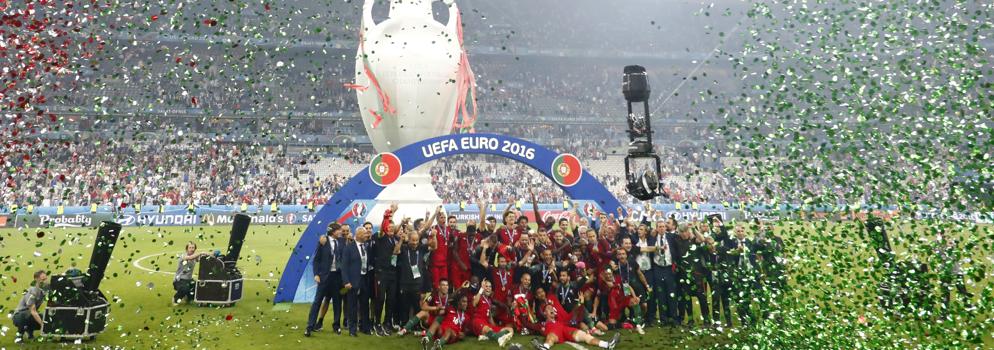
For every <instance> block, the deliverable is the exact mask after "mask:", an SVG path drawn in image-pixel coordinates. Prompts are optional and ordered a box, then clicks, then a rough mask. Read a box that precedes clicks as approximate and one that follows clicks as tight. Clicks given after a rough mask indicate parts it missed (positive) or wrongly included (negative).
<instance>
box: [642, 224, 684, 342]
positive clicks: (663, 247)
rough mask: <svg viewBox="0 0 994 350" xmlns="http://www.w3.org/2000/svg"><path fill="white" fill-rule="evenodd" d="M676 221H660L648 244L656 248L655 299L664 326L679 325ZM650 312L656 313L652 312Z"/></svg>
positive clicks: (654, 257)
mask: <svg viewBox="0 0 994 350" xmlns="http://www.w3.org/2000/svg"><path fill="white" fill-rule="evenodd" d="M676 225H677V223H676V219H672V218H671V219H670V220H668V221H665V222H664V221H659V222H657V223H656V228H655V229H653V231H652V234H650V235H649V238H648V240H647V243H648V245H649V246H651V247H654V248H653V251H654V252H653V253H652V255H651V258H652V268H653V269H655V270H656V273H655V281H654V282H653V285H654V286H653V291H654V297H655V298H656V305H658V307H659V321H660V323H662V324H664V325H671V326H673V325H677V324H679V321H678V320H677V304H678V299H677V272H676V263H677V257H678V255H677V251H676V233H675V231H676V228H677V227H676ZM649 312H655V310H650V311H649Z"/></svg>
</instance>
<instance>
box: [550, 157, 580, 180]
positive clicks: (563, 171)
mask: <svg viewBox="0 0 994 350" xmlns="http://www.w3.org/2000/svg"><path fill="white" fill-rule="evenodd" d="M580 175H583V168H581V167H580V160H579V159H577V158H576V156H574V155H572V154H568V153H564V154H560V155H559V156H558V157H556V159H555V160H553V161H552V178H553V179H555V180H556V183H558V184H559V185H560V186H563V187H570V186H573V185H576V183H577V182H580Z"/></svg>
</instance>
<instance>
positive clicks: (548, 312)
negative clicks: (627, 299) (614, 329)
mask: <svg viewBox="0 0 994 350" xmlns="http://www.w3.org/2000/svg"><path fill="white" fill-rule="evenodd" d="M544 312H545V322H544V324H543V328H542V334H544V335H545V343H542V341H540V340H538V339H537V338H536V339H532V345H534V346H535V349H538V350H549V349H551V348H552V346H554V345H556V344H562V343H565V342H575V343H586V344H588V345H592V346H596V347H599V348H601V349H614V347H615V346H618V342H620V341H621V334H618V333H615V334H614V337H613V338H611V341H603V340H600V339H597V338H596V337H594V336H592V335H590V333H587V332H584V331H582V330H579V329H576V328H573V327H570V326H569V325H568V324H566V323H565V322H562V321H561V320H560V319H557V317H556V316H557V314H556V313H557V311H556V308H555V307H554V306H553V305H551V304H546V305H545V309H544Z"/></svg>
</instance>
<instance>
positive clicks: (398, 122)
mask: <svg viewBox="0 0 994 350" xmlns="http://www.w3.org/2000/svg"><path fill="white" fill-rule="evenodd" d="M373 2H374V1H373V0H366V2H365V3H364V4H363V21H362V22H363V23H362V28H361V29H360V30H361V31H362V32H361V36H360V41H362V42H361V43H360V46H359V49H358V54H357V55H356V77H355V81H356V85H358V86H362V87H365V88H364V89H357V97H358V102H359V110H360V113H361V114H362V120H363V125H364V126H365V128H366V133H367V134H368V135H369V138H370V141H371V142H372V144H373V147H374V148H375V149H376V151H377V152H379V153H383V152H392V151H394V150H396V149H399V148H401V147H403V146H406V145H409V144H411V143H414V142H417V141H421V140H424V139H428V138H432V137H437V136H441V135H446V134H448V133H449V132H450V131H451V130H452V124H453V121H454V117H455V112H456V101H457V94H458V89H457V88H458V87H457V84H456V78H457V74H458V70H459V60H460V55H461V53H462V48H461V46H460V43H459V40H458V33H457V28H456V25H455V22H456V20H455V18H456V16H457V15H458V8H457V7H456V5H455V4H451V5H449V23H448V24H442V23H440V22H438V21H436V20H435V19H434V17H433V16H432V10H431V1H429V0H404V1H398V0H392V1H391V2H390V14H389V18H388V19H386V20H384V21H382V22H380V23H374V22H373V19H372V4H373ZM367 69H368V71H369V72H371V73H372V74H373V78H375V82H376V83H378V85H379V88H380V89H379V90H378V89H377V88H376V86H374V81H373V79H370V78H371V77H370V76H369V74H367ZM380 92H382V94H383V96H384V98H381V96H380ZM383 99H389V103H390V105H391V106H392V107H393V108H394V109H395V113H391V112H390V111H388V110H386V109H385V108H384V107H385V106H384V103H383V102H384V101H383ZM374 112H375V114H376V115H374ZM429 167H430V165H427V164H426V165H424V166H422V167H419V168H417V169H411V170H410V171H408V172H407V174H405V175H403V176H401V177H400V178H399V179H397V180H396V181H395V182H394V183H392V184H391V185H389V186H388V187H387V188H386V189H385V190H384V191H383V192H382V193H381V194H380V195H379V196H377V198H376V199H377V202H378V203H380V204H378V205H376V206H374V207H373V208H372V209H371V210H370V212H369V217H372V218H377V217H380V216H381V215H382V213H383V211H384V210H385V208H384V206H383V205H382V203H391V202H397V203H398V204H400V208H401V209H400V212H401V213H398V214H400V215H404V214H406V215H407V216H411V217H420V216H421V215H423V214H424V213H425V211H426V210H433V208H434V207H436V206H437V205H439V204H441V202H442V200H441V198H439V197H438V194H436V193H435V188H434V187H433V186H432V183H431V177H430V175H429V174H428V170H429V169H430V168H429Z"/></svg>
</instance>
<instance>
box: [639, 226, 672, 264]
mask: <svg viewBox="0 0 994 350" xmlns="http://www.w3.org/2000/svg"><path fill="white" fill-rule="evenodd" d="M660 237H662V238H660ZM676 238H677V236H676V234H675V233H664V234H663V235H662V236H659V235H655V236H654V235H648V236H646V244H647V245H649V246H653V247H654V246H656V241H657V240H659V239H665V240H666V243H667V244H668V245H669V255H670V263H672V264H676V263H677V261H678V260H679V257H680V255H679V254H680V252H679V251H678V247H677V244H676ZM660 246H662V244H660ZM662 254H663V253H662V252H658V251H657V252H654V253H652V254H650V256H649V258H650V259H652V261H653V266H658V265H656V263H655V261H656V257H657V256H659V255H662Z"/></svg>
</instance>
